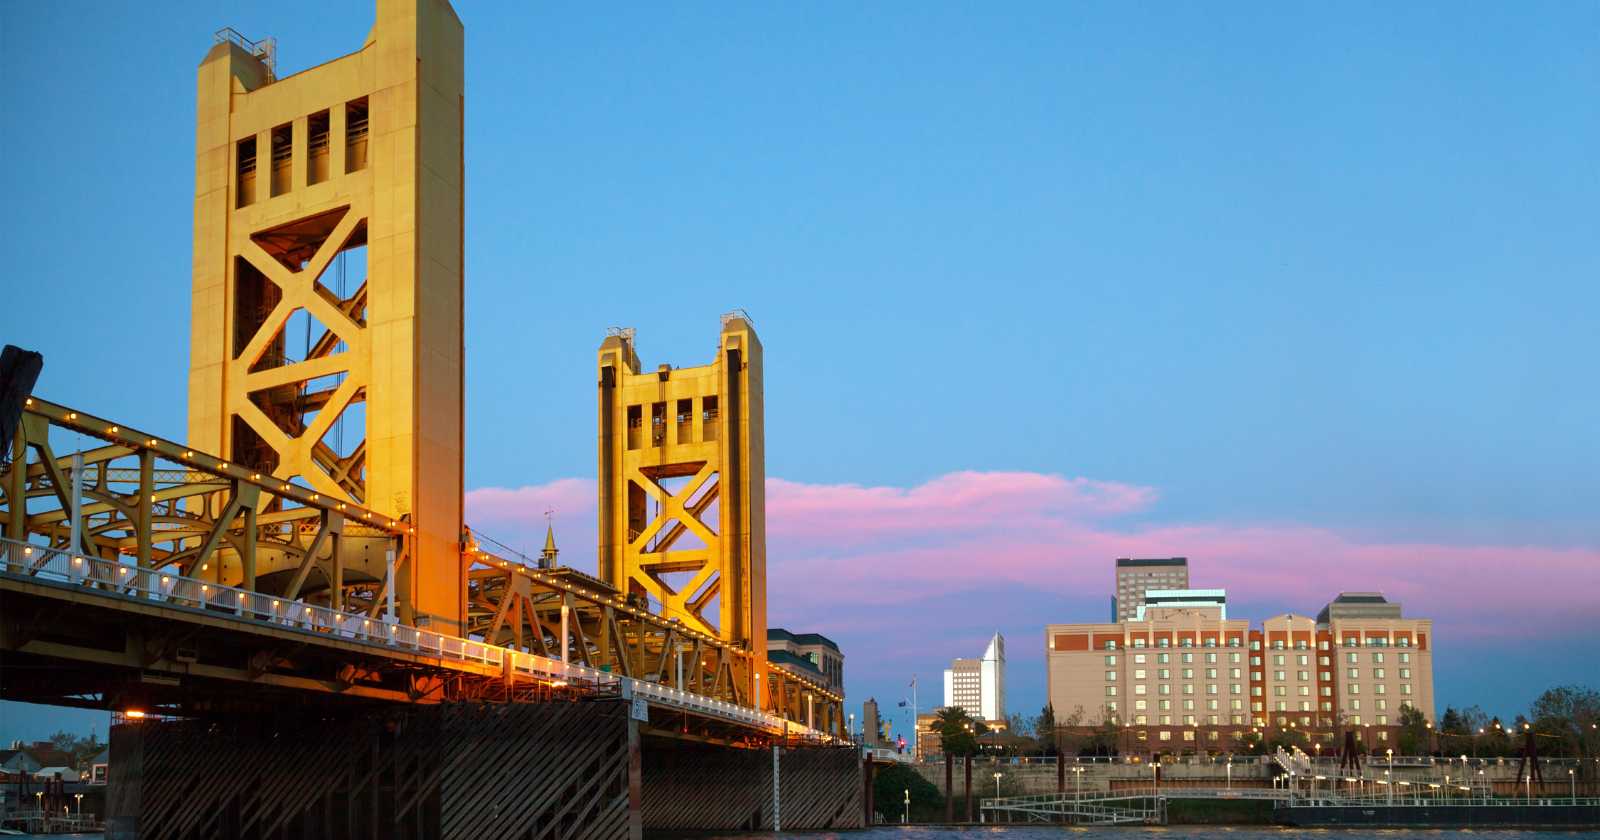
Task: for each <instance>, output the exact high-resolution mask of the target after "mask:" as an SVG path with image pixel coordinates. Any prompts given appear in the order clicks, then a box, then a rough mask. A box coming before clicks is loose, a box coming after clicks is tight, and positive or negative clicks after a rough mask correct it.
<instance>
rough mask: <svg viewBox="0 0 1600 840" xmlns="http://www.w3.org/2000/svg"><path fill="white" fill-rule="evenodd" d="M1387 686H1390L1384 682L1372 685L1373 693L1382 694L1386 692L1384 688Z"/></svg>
mask: <svg viewBox="0 0 1600 840" xmlns="http://www.w3.org/2000/svg"><path fill="white" fill-rule="evenodd" d="M1386 688H1388V686H1386V685H1384V684H1383V683H1378V684H1377V685H1375V686H1373V687H1372V693H1373V694H1382V693H1383V692H1384V689H1386Z"/></svg>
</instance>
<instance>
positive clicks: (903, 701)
mask: <svg viewBox="0 0 1600 840" xmlns="http://www.w3.org/2000/svg"><path fill="white" fill-rule="evenodd" d="M909 705H911V704H910V703H909V702H907V701H905V700H901V701H900V708H902V709H904V708H905V707H907V706H909Z"/></svg>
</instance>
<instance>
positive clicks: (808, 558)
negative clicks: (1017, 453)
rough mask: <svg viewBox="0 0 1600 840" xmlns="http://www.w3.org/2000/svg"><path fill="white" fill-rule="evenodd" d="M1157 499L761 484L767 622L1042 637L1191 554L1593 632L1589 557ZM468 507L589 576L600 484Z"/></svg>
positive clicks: (1496, 620)
mask: <svg viewBox="0 0 1600 840" xmlns="http://www.w3.org/2000/svg"><path fill="white" fill-rule="evenodd" d="M1156 500H1157V493H1156V491H1155V490H1154V489H1152V488H1148V487H1140V486H1136V485H1130V484H1123V483H1118V482H1108V481H1095V480H1090V479H1084V478H1066V477H1063V476H1058V475H1047V474H1041V473H1029V472H957V473H950V474H947V475H943V476H940V477H938V478H935V479H932V480H930V481H928V482H926V483H923V484H920V485H917V486H915V487H910V488H903V487H881V486H880V487H870V486H862V485H853V484H830V485H819V484H805V483H800V482H793V481H787V480H784V479H779V478H773V479H769V480H768V486H767V519H768V576H769V587H768V588H769V591H770V592H772V593H773V595H772V597H771V599H770V603H769V613H770V614H771V615H772V617H773V620H774V622H775V623H779V622H785V621H787V622H792V623H804V624H808V625H810V624H816V625H830V626H844V627H858V628H861V629H862V630H866V629H867V628H871V627H888V626H891V625H892V626H897V627H901V628H907V627H911V628H915V627H920V626H924V625H925V630H924V632H934V631H937V630H938V628H939V626H940V619H938V618H937V617H935V616H932V615H929V614H928V612H927V605H928V604H929V603H931V602H933V601H936V600H938V599H949V598H952V597H955V596H959V595H961V594H962V593H969V592H974V591H982V592H984V593H986V594H987V595H989V596H990V597H997V594H998V597H1001V598H1002V602H1004V600H1003V599H1004V593H1016V594H1017V595H1018V598H1019V600H1018V604H1019V606H1020V605H1021V603H1022V602H1023V601H1026V603H1028V604H1029V605H1031V606H1029V608H1028V615H1027V616H1026V617H1024V616H1021V615H1008V616H1007V617H1006V618H1007V620H1008V623H1011V622H1014V621H1025V622H1027V623H1031V624H1035V625H1037V627H1038V628H1039V632H1041V633H1042V631H1043V625H1044V624H1045V623H1047V622H1070V621H1102V620H1104V619H1105V615H1104V610H1103V609H1100V608H1098V607H1096V608H1095V610H1094V611H1093V612H1092V613H1090V614H1084V613H1083V607H1082V606H1081V605H1082V604H1083V603H1084V601H1085V600H1086V599H1093V601H1094V602H1095V603H1104V601H1105V598H1106V597H1107V596H1108V595H1109V593H1110V591H1111V580H1112V567H1111V561H1112V559H1113V558H1116V557H1130V556H1134V557H1140V556H1142V557H1162V556H1175V555H1182V556H1187V557H1189V558H1191V560H1190V568H1191V575H1192V582H1193V584H1194V585H1196V586H1215V587H1224V588H1227V589H1228V591H1229V599H1230V601H1231V602H1234V603H1240V602H1243V603H1249V604H1264V605H1266V604H1270V605H1273V606H1274V607H1275V608H1280V609H1283V610H1287V611H1293V612H1297V613H1303V614H1314V613H1315V612H1316V610H1318V609H1319V608H1320V607H1321V606H1322V605H1323V604H1324V603H1326V602H1327V600H1328V599H1330V598H1331V597H1333V596H1334V595H1335V594H1337V593H1338V592H1340V591H1343V590H1370V589H1375V590H1381V591H1383V592H1384V593H1386V594H1387V595H1388V596H1389V597H1390V598H1391V599H1393V600H1399V601H1401V602H1402V603H1404V604H1405V606H1406V611H1407V613H1408V614H1412V615H1417V616H1425V617H1431V618H1434V619H1435V622H1436V633H1437V634H1438V635H1439V636H1440V637H1441V638H1443V637H1445V636H1449V637H1454V638H1457V639H1469V638H1487V637H1490V636H1496V637H1501V638H1505V637H1507V636H1508V635H1510V636H1519V637H1524V638H1526V637H1537V636H1541V635H1547V634H1558V633H1560V634H1567V633H1571V632H1573V631H1574V630H1585V629H1587V630H1589V631H1595V632H1600V610H1596V609H1595V608H1594V605H1593V600H1594V594H1595V593H1596V592H1600V550H1596V549H1595V548H1594V547H1579V548H1573V547H1558V546H1541V545H1453V544H1447V543H1443V542H1426V541H1415V540H1410V541H1383V540H1374V539H1371V538H1358V537H1356V536H1354V535H1352V534H1349V533H1344V532H1341V531H1339V530H1336V529H1332V528H1326V527H1318V526H1315V525H1310V524H1301V523H1263V522H1254V523H1252V522H1192V523H1178V522H1171V523H1157V524H1129V523H1126V522H1124V521H1121V518H1122V517H1124V516H1125V515H1126V514H1130V513H1136V512H1138V513H1144V514H1146V516H1145V519H1146V520H1147V521H1148V519H1149V514H1150V513H1151V511H1152V508H1153V506H1154V505H1155V502H1156ZM467 505H468V512H469V515H470V519H471V521H472V522H473V523H474V524H475V525H476V526H479V527H481V528H483V529H484V530H485V531H486V532H487V533H489V534H491V535H493V536H496V537H497V538H499V539H507V540H508V541H512V540H509V539H508V538H507V537H502V536H500V532H502V531H503V532H505V533H506V534H508V535H511V536H512V537H517V538H519V539H522V540H523V542H528V541H529V538H528V537H525V536H524V537H518V535H519V534H524V533H525V532H529V531H532V532H534V537H533V538H532V539H533V540H534V541H535V542H536V541H537V540H538V539H542V537H543V523H544V519H543V516H544V510H545V509H546V508H547V507H554V508H556V509H557V515H556V528H557V533H558V536H560V537H562V547H563V556H562V559H563V561H564V562H567V563H569V564H572V565H576V566H579V567H580V568H592V567H593V557H594V536H593V535H594V521H595V517H594V505H595V485H594V482H593V481H591V480H587V479H561V480H558V481H554V482H551V483H549V484H545V485H538V486H534V487H523V488H517V489H499V488H486V489H481V490H474V491H472V492H471V493H469V494H468V498H467ZM513 544H516V543H515V542H513ZM535 547H537V546H536V545H535ZM1023 595H1026V598H1022V597H1021V596H1023ZM1070 605H1077V606H1070ZM1074 610H1076V611H1074ZM1250 617H1252V618H1255V619H1257V620H1259V619H1260V618H1264V617H1266V616H1264V615H1252V616H1250ZM1024 644H1026V643H1024Z"/></svg>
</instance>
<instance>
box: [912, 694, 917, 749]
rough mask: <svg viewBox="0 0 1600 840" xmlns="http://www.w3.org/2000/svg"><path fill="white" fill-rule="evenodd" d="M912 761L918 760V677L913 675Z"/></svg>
mask: <svg viewBox="0 0 1600 840" xmlns="http://www.w3.org/2000/svg"><path fill="white" fill-rule="evenodd" d="M911 760H912V761H913V762H915V761H916V760H917V675H916V674H912V675H911Z"/></svg>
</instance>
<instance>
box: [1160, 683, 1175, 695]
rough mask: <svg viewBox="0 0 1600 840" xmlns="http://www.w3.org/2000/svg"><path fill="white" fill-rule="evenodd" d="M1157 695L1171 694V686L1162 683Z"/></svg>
mask: <svg viewBox="0 0 1600 840" xmlns="http://www.w3.org/2000/svg"><path fill="white" fill-rule="evenodd" d="M1159 693H1161V694H1171V693H1172V686H1170V685H1167V684H1165V683H1162V684H1161V686H1160V692H1159Z"/></svg>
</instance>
